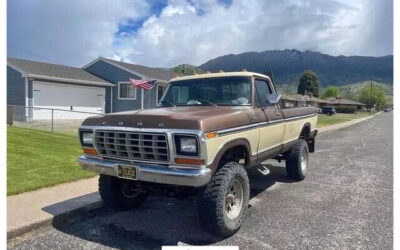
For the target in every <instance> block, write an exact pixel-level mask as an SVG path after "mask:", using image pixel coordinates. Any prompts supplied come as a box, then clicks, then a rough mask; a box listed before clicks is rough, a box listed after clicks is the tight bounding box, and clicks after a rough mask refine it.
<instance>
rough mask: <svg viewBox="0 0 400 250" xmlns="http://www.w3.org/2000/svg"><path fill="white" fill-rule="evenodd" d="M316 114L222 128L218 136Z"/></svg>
mask: <svg viewBox="0 0 400 250" xmlns="http://www.w3.org/2000/svg"><path fill="white" fill-rule="evenodd" d="M316 115H317V114H310V115H302V116H296V117H290V118H285V119H279V120H272V121H268V122H258V123H252V124H249V125H245V126H240V127H234V128H227V129H222V130H219V131H216V132H217V133H218V136H224V135H228V134H231V133H237V132H241V131H246V130H251V129H255V128H259V127H265V126H268V125H276V124H279V123H282V122H286V121H295V120H300V119H304V118H308V117H313V116H316Z"/></svg>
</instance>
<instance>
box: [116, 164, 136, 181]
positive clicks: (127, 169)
mask: <svg viewBox="0 0 400 250" xmlns="http://www.w3.org/2000/svg"><path fill="white" fill-rule="evenodd" d="M118 176H119V177H121V178H125V179H131V180H136V179H137V168H136V167H134V166H127V165H118Z"/></svg>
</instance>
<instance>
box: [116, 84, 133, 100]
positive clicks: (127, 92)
mask: <svg viewBox="0 0 400 250" xmlns="http://www.w3.org/2000/svg"><path fill="white" fill-rule="evenodd" d="M118 99H121V100H136V88H134V87H132V85H131V84H130V83H129V82H120V83H118Z"/></svg>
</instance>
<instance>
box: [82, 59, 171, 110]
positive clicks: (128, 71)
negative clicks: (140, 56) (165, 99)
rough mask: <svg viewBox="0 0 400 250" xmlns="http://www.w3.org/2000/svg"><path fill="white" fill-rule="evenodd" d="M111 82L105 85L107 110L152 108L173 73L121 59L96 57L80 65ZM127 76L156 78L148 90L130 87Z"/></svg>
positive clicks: (144, 78) (147, 78)
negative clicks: (86, 63) (109, 84)
mask: <svg viewBox="0 0 400 250" xmlns="http://www.w3.org/2000/svg"><path fill="white" fill-rule="evenodd" d="M83 69H84V70H86V71H87V72H89V73H91V74H93V75H96V76H98V77H100V78H102V79H104V80H106V81H108V82H110V83H111V84H112V87H108V88H107V89H106V109H105V111H106V113H112V112H118V111H127V110H135V109H141V108H145V109H146V108H154V107H155V106H156V105H157V103H158V101H159V100H160V98H161V96H162V94H163V93H164V91H165V89H166V87H167V84H168V81H169V80H170V79H172V78H173V77H174V76H176V74H175V73H173V72H170V71H167V70H162V69H157V68H150V67H146V66H142V65H137V64H131V63H124V62H119V61H114V60H111V59H106V58H102V57H100V58H98V59H96V60H94V61H93V62H91V63H89V64H88V65H86V66H84V67H83ZM129 78H133V79H143V80H157V82H156V86H154V87H153V88H152V89H151V90H150V91H147V90H143V89H140V88H133V87H132V86H131V84H130V83H129Z"/></svg>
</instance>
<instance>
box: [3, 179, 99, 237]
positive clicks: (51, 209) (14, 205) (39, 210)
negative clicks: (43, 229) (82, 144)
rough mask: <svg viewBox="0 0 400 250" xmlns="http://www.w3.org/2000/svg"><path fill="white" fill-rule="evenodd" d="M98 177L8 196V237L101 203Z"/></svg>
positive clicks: (92, 207)
mask: <svg viewBox="0 0 400 250" xmlns="http://www.w3.org/2000/svg"><path fill="white" fill-rule="evenodd" d="M97 187H98V177H94V178H90V179H84V180H79V181H76V182H70V183H65V184H60V185H56V186H54V187H49V188H43V189H39V190H36V191H31V192H25V193H21V194H17V195H12V196H8V197H7V238H13V237H15V236H18V235H21V234H23V233H26V232H29V231H31V230H32V229H35V228H37V227H40V226H44V225H50V224H52V223H53V220H54V218H56V217H57V216H60V215H65V214H68V213H72V212H74V211H75V212H79V210H84V211H88V210H91V209H94V208H98V207H99V206H101V205H102V202H101V199H100V196H99V194H98V192H97Z"/></svg>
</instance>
